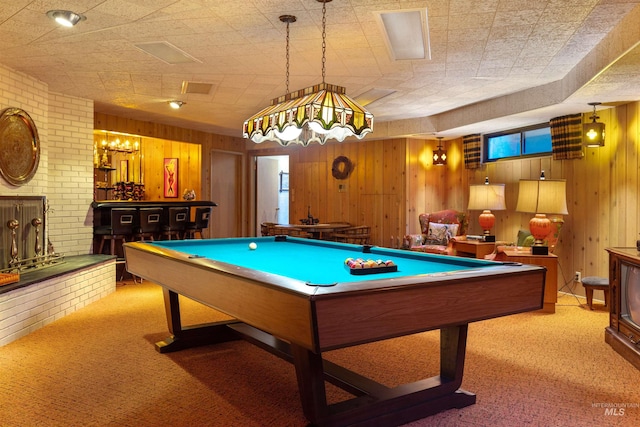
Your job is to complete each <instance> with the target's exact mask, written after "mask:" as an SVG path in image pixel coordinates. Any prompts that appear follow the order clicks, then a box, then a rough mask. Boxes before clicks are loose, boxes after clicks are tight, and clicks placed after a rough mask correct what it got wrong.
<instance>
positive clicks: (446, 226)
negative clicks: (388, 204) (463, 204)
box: [403, 209, 468, 255]
mask: <svg viewBox="0 0 640 427" xmlns="http://www.w3.org/2000/svg"><path fill="white" fill-rule="evenodd" d="M418 221H420V229H421V231H422V233H421V234H408V235H406V236H404V245H403V246H404V247H406V248H407V249H411V250H412V251H419V252H429V253H433V254H442V255H453V254H454V249H453V241H452V240H451V239H452V238H455V237H456V236H464V235H465V234H467V225H468V219H467V215H466V214H465V213H464V212H459V211H456V210H453V209H446V210H443V211H437V212H432V213H422V214H420V215H418ZM432 228H433V230H432ZM440 233H443V234H446V235H447V238H446V239H441V237H443V236H440V235H439V234H440ZM449 233H450V234H451V236H449ZM434 237H436V239H434Z"/></svg>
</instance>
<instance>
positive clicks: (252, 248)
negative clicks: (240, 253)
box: [249, 242, 258, 251]
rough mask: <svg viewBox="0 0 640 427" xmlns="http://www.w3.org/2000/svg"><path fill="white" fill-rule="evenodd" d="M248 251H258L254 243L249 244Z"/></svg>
mask: <svg viewBox="0 0 640 427" xmlns="http://www.w3.org/2000/svg"><path fill="white" fill-rule="evenodd" d="M249 249H251V250H252V251H255V250H256V249H258V245H256V244H255V243H254V242H251V243H249Z"/></svg>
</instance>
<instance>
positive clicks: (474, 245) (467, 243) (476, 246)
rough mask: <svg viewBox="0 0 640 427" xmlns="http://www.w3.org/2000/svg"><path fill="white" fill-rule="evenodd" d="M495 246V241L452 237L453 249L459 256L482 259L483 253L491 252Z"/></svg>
mask: <svg viewBox="0 0 640 427" xmlns="http://www.w3.org/2000/svg"><path fill="white" fill-rule="evenodd" d="M495 248H496V243H495V242H483V241H481V240H456V239H453V250H454V251H455V254H456V255H457V256H461V257H467V258H478V259H484V257H485V255H489V254H491V253H493V251H494V250H495Z"/></svg>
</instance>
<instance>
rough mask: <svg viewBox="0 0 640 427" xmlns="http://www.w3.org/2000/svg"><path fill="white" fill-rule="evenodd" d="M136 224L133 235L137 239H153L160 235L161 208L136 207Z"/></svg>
mask: <svg viewBox="0 0 640 427" xmlns="http://www.w3.org/2000/svg"><path fill="white" fill-rule="evenodd" d="M138 224H139V227H137V229H136V232H135V233H134V235H133V237H134V238H135V239H137V240H142V241H145V240H147V239H149V240H151V241H154V240H155V239H156V238H159V237H160V232H161V227H162V208H140V209H138Z"/></svg>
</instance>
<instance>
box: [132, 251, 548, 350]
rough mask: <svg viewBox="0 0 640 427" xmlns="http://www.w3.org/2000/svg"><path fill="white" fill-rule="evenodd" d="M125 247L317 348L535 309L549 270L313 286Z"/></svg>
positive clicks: (191, 293)
mask: <svg viewBox="0 0 640 427" xmlns="http://www.w3.org/2000/svg"><path fill="white" fill-rule="evenodd" d="M125 250H126V260H127V269H128V271H129V272H131V273H132V274H134V275H136V276H138V277H142V278H144V279H147V280H150V281H153V282H155V283H158V284H159V285H161V286H163V287H164V288H166V289H169V290H171V291H173V292H175V293H177V294H180V295H184V296H186V297H188V298H191V299H193V300H196V301H199V302H201V303H203V304H205V305H208V306H210V307H213V308H215V309H217V310H220V311H221V312H223V313H225V314H228V315H229V316H232V317H234V318H236V319H237V320H239V321H241V322H244V323H247V324H249V325H252V326H254V327H256V328H258V329H261V330H263V331H266V332H268V333H270V334H272V335H275V336H277V337H279V338H281V339H283V340H286V341H290V342H294V343H297V344H298V345H301V346H303V347H305V348H307V349H309V350H311V351H314V352H322V351H328V350H334V349H337V348H342V347H347V346H352V345H358V344H363V343H367V342H372V341H378V340H382V339H387V338H393V337H397V336H402V335H407V334H413V333H417V332H424V331H428V330H433V329H438V328H442V327H446V326H452V325H460V324H467V323H470V322H474V321H478V320H483V319H489V318H494V317H499V316H505V315H509V314H514V313H520V312H523V311H530V310H536V309H539V308H540V307H541V306H542V297H541V295H542V294H541V292H543V291H544V272H545V270H544V268H541V267H539V266H530V265H523V264H517V265H508V266H503V265H501V264H499V263H496V266H495V267H489V268H481V269H479V271H480V272H481V275H480V276H478V270H471V271H468V270H467V271H460V272H456V273H453V274H434V275H428V274H425V275H420V276H411V277H408V278H399V279H393V280H387V281H376V280H374V281H368V282H366V283H361V282H356V283H340V284H339V285H337V286H332V287H316V286H309V285H306V284H305V283H303V282H300V281H298V280H294V279H288V278H286V277H283V276H278V275H273V274H266V273H261V274H260V275H259V277H258V276H256V273H255V272H253V271H252V270H249V269H245V268H241V267H237V266H233V265H229V264H225V263H221V262H216V261H212V260H209V259H204V258H192V257H189V256H187V255H185V254H184V253H182V252H177V251H173V250H171V249H166V248H159V247H153V246H151V245H148V244H144V243H127V244H126V245H125ZM158 256H160V257H161V258H162V263H161V265H159V263H158ZM340 268H342V267H340ZM507 268H508V269H510V270H512V271H513V273H511V274H508V275H505V274H501V273H503V270H504V269H507ZM452 307H455V310H452Z"/></svg>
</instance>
